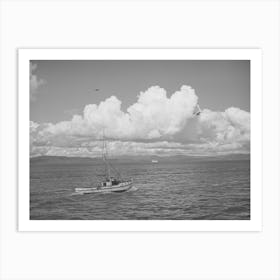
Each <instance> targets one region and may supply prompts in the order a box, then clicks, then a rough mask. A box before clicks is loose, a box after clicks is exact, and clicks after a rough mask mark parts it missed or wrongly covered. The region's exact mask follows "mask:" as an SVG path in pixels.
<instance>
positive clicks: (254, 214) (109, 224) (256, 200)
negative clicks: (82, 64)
mask: <svg viewBox="0 0 280 280" xmlns="http://www.w3.org/2000/svg"><path fill="white" fill-rule="evenodd" d="M113 59H118V60H131V59H134V60H144V59H146V60H176V59H178V60H183V59H184V60H250V61H251V220H244V221H243V220H242V221H235V220H227V221H216V220H211V221H207V220H206V221H204V220H203V221H202V220H172V221H164V220H161V221H154V220H148V221H146V220H145V221H143V220H132V221H131V220H122V221H110V220H103V221H100V220H98V221H95V220H86V221H85V220H78V221H77V220H71V221H70V220H69V221H68V220H67V221H66V220H65V221H64V220H63V221H58V220H55V221H50V220H29V61H30V60H113ZM261 80H262V72H261V50H260V49H19V50H18V88H19V90H18V96H19V114H18V130H19V139H18V152H19V158H18V159H19V160H18V164H19V166H18V172H19V176H18V182H19V183H18V201H19V204H18V230H19V231H260V230H261V228H262V223H261V221H262V205H261V204H262V203H261V187H262V126H261V124H262V94H261V88H262V85H261Z"/></svg>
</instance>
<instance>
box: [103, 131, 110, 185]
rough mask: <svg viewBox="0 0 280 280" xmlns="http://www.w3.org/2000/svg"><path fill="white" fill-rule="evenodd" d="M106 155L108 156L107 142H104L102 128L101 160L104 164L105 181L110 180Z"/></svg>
mask: <svg viewBox="0 0 280 280" xmlns="http://www.w3.org/2000/svg"><path fill="white" fill-rule="evenodd" d="M107 154H108V150H107V142H106V139H105V135H104V128H103V147H102V158H103V161H104V163H105V176H106V179H108V180H111V174H110V167H109V164H108V161H107Z"/></svg>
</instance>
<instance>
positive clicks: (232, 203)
mask: <svg viewBox="0 0 280 280" xmlns="http://www.w3.org/2000/svg"><path fill="white" fill-rule="evenodd" d="M114 164H115V167H117V168H118V169H119V170H120V171H121V173H122V174H123V175H124V176H126V177H132V178H133V180H134V187H133V188H132V189H131V190H130V191H128V192H124V193H109V194H94V193H92V194H84V195H75V194H74V193H73V192H74V188H76V187H90V186H92V185H93V184H94V183H96V182H97V181H99V180H100V178H101V177H102V174H103V170H104V168H103V166H102V164H101V162H100V161H98V160H94V159H91V160H89V159H86V160H85V159H64V160H57V159H55V160H52V159H51V158H48V159H34V160H33V159H32V160H31V163H30V218H31V219H37V220H73V219H78V220H100V219H101V220H123V219H131V220H135V219H154V220H163V219H165V220H166V219H168V220H173V219H181V220H182V219H185V220H193V219H196V220H246V219H250V161H249V160H188V159H184V160H180V161H178V162H176V160H172V161H169V160H163V161H159V162H158V163H151V161H145V160H142V161H139V162H137V161H135V160H134V161H131V162H129V161H128V160H123V161H122V160H115V162H114Z"/></svg>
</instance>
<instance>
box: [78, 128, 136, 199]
mask: <svg viewBox="0 0 280 280" xmlns="http://www.w3.org/2000/svg"><path fill="white" fill-rule="evenodd" d="M102 159H103V163H104V166H105V172H104V173H105V174H104V179H103V180H102V181H101V182H98V183H97V184H96V186H93V187H89V188H75V192H76V193H78V194H87V193H121V192H126V191H128V190H129V189H131V188H132V186H133V180H132V179H124V178H123V177H122V175H121V173H120V172H119V171H118V170H117V169H116V168H115V167H114V166H113V165H112V164H111V163H110V162H109V160H108V150H107V142H106V139H105V137H104V132H103V147H102Z"/></svg>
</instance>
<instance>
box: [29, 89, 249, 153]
mask: <svg viewBox="0 0 280 280" xmlns="http://www.w3.org/2000/svg"><path fill="white" fill-rule="evenodd" d="M197 102H198V97H197V96H196V94H195V92H194V90H193V89H192V88H191V87H189V86H182V87H181V89H180V90H179V91H177V92H175V93H173V94H172V95H171V96H170V97H168V96H167V93H166V91H165V90H164V89H163V88H160V87H159V86H153V87H150V88H149V89H148V90H147V91H145V92H141V93H140V94H139V96H138V99H137V102H136V103H134V104H133V105H131V106H130V107H129V108H128V109H127V110H126V111H123V110H122V109H121V101H120V100H119V99H118V98H117V97H115V96H111V97H110V98H108V99H106V100H105V101H103V102H101V103H100V104H99V105H97V104H89V105H86V106H85V108H84V111H83V114H82V115H74V116H73V117H72V119H71V120H70V121H63V122H58V123H56V124H52V123H45V124H40V125H39V124H36V123H34V122H31V123H30V134H31V146H32V149H31V151H32V153H33V155H36V153H37V152H39V153H40V154H42V153H43V154H51V155H54V154H56V155H79V156H85V155H88V156H96V155H98V154H100V152H101V146H100V141H99V140H100V139H102V134H103V129H104V131H105V136H106V138H109V139H110V147H109V149H110V153H112V154H115V155H117V154H119V155H125V154H131V155H137V154H157V155H165V154H205V155H206V154H224V153H237V152H238V153H239V152H240V153H249V149H250V113H248V112H245V111H243V110H241V109H239V108H233V107H231V108H228V109H226V110H225V111H224V112H214V111H211V110H209V109H204V110H203V111H202V112H201V114H200V115H199V116H195V115H194V111H195V108H196V105H197Z"/></svg>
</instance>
